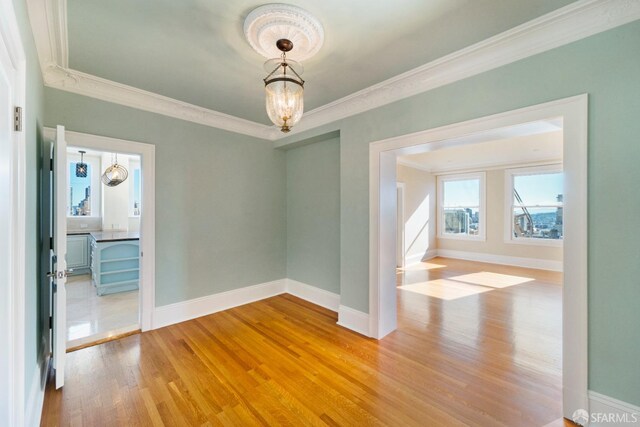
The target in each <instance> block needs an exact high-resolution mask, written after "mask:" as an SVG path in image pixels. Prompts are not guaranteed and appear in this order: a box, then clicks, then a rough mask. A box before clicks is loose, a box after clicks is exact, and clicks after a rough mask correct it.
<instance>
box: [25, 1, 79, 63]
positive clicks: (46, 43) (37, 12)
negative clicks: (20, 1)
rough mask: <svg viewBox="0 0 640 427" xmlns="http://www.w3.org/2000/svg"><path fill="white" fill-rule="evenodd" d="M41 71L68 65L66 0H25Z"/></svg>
mask: <svg viewBox="0 0 640 427" xmlns="http://www.w3.org/2000/svg"><path fill="white" fill-rule="evenodd" d="M26 1H27V10H28V12H29V21H31V29H32V31H33V38H34V39H35V41H36V48H37V50H38V59H39V61H40V68H42V72H43V73H44V70H46V69H47V68H49V67H52V66H60V67H63V68H67V67H68V66H69V43H68V34H67V0H26Z"/></svg>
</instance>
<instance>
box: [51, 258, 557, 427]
mask: <svg viewBox="0 0 640 427" xmlns="http://www.w3.org/2000/svg"><path fill="white" fill-rule="evenodd" d="M478 273H480V274H478ZM434 281H435V283H433V282H434ZM560 281H561V275H560V274H557V273H549V272H544V271H536V270H528V269H521V268H513V267H503V266H495V265H490V264H480V263H471V262H466V261H456V260H450V259H444V258H439V259H435V260H432V261H430V262H428V263H423V264H421V265H420V266H419V267H413V268H410V269H408V270H407V271H404V272H399V273H398V284H399V286H400V287H399V290H398V308H399V328H398V330H397V331H395V332H394V333H392V334H390V335H389V336H388V337H386V338H385V339H384V340H382V341H375V340H372V339H368V338H365V337H362V336H360V335H358V334H356V333H353V332H351V331H349V330H346V329H344V328H341V327H339V326H337V325H336V320H337V316H336V313H334V312H331V311H328V310H325V309H323V308H320V307H318V306H315V305H313V304H310V303H308V302H306V301H303V300H301V299H298V298H295V297H293V296H290V295H281V296H277V297H274V298H269V299H267V300H263V301H259V302H256V303H252V304H248V305H245V306H242V307H237V308H234V309H231V310H227V311H224V312H220V313H216V314H213V315H210V316H206V317H202V318H199V319H195V320H191V321H188V322H184V323H181V324H177V325H173V326H169V327H166V328H162V329H158V330H155V331H150V332H145V333H142V334H140V335H134V336H130V337H127V338H123V339H121V340H118V341H112V342H109V343H106V344H102V345H99V346H95V347H90V348H86V349H83V350H79V351H77V352H74V353H70V354H68V359H67V366H68V372H67V377H66V385H65V387H64V388H63V389H62V390H60V391H55V390H54V389H53V386H52V384H51V382H50V383H49V385H48V388H47V392H46V397H45V404H44V412H43V418H42V425H44V426H57V425H61V426H67V425H74V426H76V425H85V426H116V425H127V426H131V425H166V426H177V425H185V426H186V425H194V426H199V425H296V426H297V425H331V426H335V425H344V426H352V425H391V426H398V425H415V426H457V425H474V426H544V425H547V424H549V423H557V422H562V420H561V407H560V405H561V370H560V367H561V336H560V333H561V286H560ZM452 283H453V285H457V286H459V287H460V288H464V289H465V292H463V293H464V295H463V296H460V295H459V294H460V292H457V293H456V292H453V293H451V292H447V291H446V285H447V284H452ZM408 285H414V286H413V287H409V288H403V286H408ZM473 287H477V288H478V289H476V291H477V292H471V290H472V289H473ZM481 291H482V292H481ZM438 293H439V294H438ZM443 298H444V299H443ZM552 425H557V424H552ZM560 425H562V424H560Z"/></svg>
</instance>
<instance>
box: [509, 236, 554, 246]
mask: <svg viewBox="0 0 640 427" xmlns="http://www.w3.org/2000/svg"><path fill="white" fill-rule="evenodd" d="M504 242H505V243H507V244H510V245H524V246H546V247H552V248H561V247H562V246H563V240H562V239H534V238H530V237H521V238H520V239H517V240H516V239H505V240H504Z"/></svg>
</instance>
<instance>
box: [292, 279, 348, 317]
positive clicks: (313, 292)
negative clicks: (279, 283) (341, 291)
mask: <svg viewBox="0 0 640 427" xmlns="http://www.w3.org/2000/svg"><path fill="white" fill-rule="evenodd" d="M285 282H286V287H285V292H286V293H288V294H291V295H293V296H295V297H298V298H301V299H303V300H305V301H309V302H310V303H313V304H316V305H319V306H320V307H324V308H326V309H329V310H331V311H338V308H339V307H340V295H338V294H335V293H333V292H329V291H326V290H324V289H320V288H317V287H315V286H312V285H307V284H306V283H302V282H298V281H297V280H293V279H285Z"/></svg>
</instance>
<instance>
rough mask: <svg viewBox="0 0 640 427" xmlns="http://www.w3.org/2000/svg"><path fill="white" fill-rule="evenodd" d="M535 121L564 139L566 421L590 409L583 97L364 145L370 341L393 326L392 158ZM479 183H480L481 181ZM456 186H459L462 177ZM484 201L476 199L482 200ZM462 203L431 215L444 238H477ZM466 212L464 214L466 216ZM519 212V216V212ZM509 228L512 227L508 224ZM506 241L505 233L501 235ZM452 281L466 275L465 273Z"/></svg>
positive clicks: (528, 233)
mask: <svg viewBox="0 0 640 427" xmlns="http://www.w3.org/2000/svg"><path fill="white" fill-rule="evenodd" d="M540 122H547V123H560V124H561V126H562V133H563V143H564V144H563V150H562V151H563V155H562V159H563V171H562V177H563V188H564V190H563V195H564V198H563V202H562V208H563V209H562V211H563V214H564V215H565V216H566V217H567V218H571V221H569V222H566V221H565V222H564V224H563V229H562V233H563V244H562V246H563V248H562V270H563V281H562V346H561V347H562V348H561V350H560V354H561V355H562V414H563V416H565V417H571V415H572V414H573V412H574V411H575V410H577V409H580V408H587V407H588V399H587V291H586V287H587V96H586V95H581V96H576V97H572V98H567V99H562V100H558V101H553V102H549V103H546V104H541V105H536V106H533V107H528V108H523V109H519V110H514V111H510V112H506V113H501V114H496V115H493V116H488V117H483V118H479V119H475V120H471V121H468V122H462V123H457V124H453V125H449V126H444V127H441V128H435V129H430V130H427V131H423V132H418V133H414V134H410V135H404V136H400V137H395V138H391V139H388V140H383V141H377V142H373V143H371V144H370V163H369V165H370V173H369V176H370V198H369V200H370V227H369V229H370V233H371V236H370V261H369V263H370V275H369V277H370V289H369V298H370V304H369V320H370V330H369V334H370V335H371V336H372V337H375V338H379V339H380V338H383V337H384V336H385V335H387V334H388V333H390V332H392V331H394V330H395V329H396V328H397V325H398V323H397V322H398V319H397V295H396V294H397V288H396V283H397V278H396V264H397V253H396V230H397V217H396V215H397V207H396V200H397V185H396V181H397V178H396V166H397V165H396V163H397V158H398V157H399V156H409V155H415V154H421V153H425V152H435V151H437V150H440V149H443V148H453V147H460V146H464V145H470V144H476V143H481V142H487V141H492V140H497V139H504V138H509V137H513V132H514V131H516V132H518V134H520V135H522V134H523V133H522V130H523V129H524V128H526V127H528V126H534V127H535V126H539V123H540ZM479 179H480V180H481V179H482V177H480V178H479ZM461 180H462V181H464V180H465V179H462V177H461ZM445 181H446V180H445ZM436 185H438V183H436ZM441 194H442V190H441ZM482 197H483V196H482V195H481V196H480V199H482ZM516 200H517V199H516ZM464 203H466V204H467V205H468V206H467V205H465V206H462V205H461V206H449V208H452V210H449V212H450V215H449V217H448V218H447V216H446V210H445V212H444V213H442V212H440V213H438V212H436V214H435V215H436V216H438V215H440V214H443V218H442V221H441V223H442V224H444V223H445V219H449V220H450V224H448V225H447V226H446V227H445V232H447V231H449V232H451V233H455V234H462V233H463V232H464V234H467V235H469V234H472V235H473V234H475V235H476V236H479V237H480V238H481V236H482V226H481V222H482V217H481V216H478V222H477V223H475V222H476V221H475V218H474V221H473V223H475V224H473V226H472V222H471V221H467V219H469V220H470V218H467V217H471V216H475V212H476V211H475V209H478V210H480V209H482V206H480V205H481V204H482V203H481V201H478V202H477V204H475V203H476V202H473V203H472V202H464ZM524 203H526V201H524ZM441 206H442V203H441ZM443 207H445V208H446V207H447V206H443ZM510 207H511V208H514V207H517V208H521V207H522V206H514V205H513V204H512V205H510ZM457 208H462V209H461V210H462V211H463V212H465V213H466V214H467V215H462V214H459V217H456V215H458V214H457V213H456V209H457ZM466 209H470V210H471V213H469V212H468V211H467V210H466ZM520 210H521V209H520ZM514 211H515V210H514ZM505 213H506V207H505ZM518 213H521V212H520V211H518ZM455 219H457V222H456V221H455ZM437 222H438V221H437V220H436V223H437ZM510 222H511V220H509V223H510ZM529 222H531V221H530V220H529V218H526V217H525V219H524V220H522V221H520V222H518V223H516V219H515V217H514V219H513V227H512V228H511V230H510V231H509V233H519V236H520V237H519V238H522V237H525V238H527V237H528V238H532V237H534V236H533V235H532V233H534V232H535V229H534V228H535V227H534V228H531V227H529V225H528V223H529ZM516 225H520V226H521V229H520V230H518V229H517V227H516ZM449 226H450V227H449ZM447 228H448V230H447ZM441 229H442V228H441ZM505 233H506V232H505ZM506 236H507V234H505V237H506ZM515 238H518V237H515ZM436 249H437V248H436ZM484 261H486V259H485V260H484ZM494 273H495V272H494ZM456 274H458V275H463V276H464V274H460V273H456ZM498 274H500V272H498ZM466 279H469V278H468V277H467V278H466ZM476 279H478V278H476ZM466 281H467V282H468V281H469V280H466Z"/></svg>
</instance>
